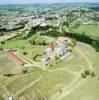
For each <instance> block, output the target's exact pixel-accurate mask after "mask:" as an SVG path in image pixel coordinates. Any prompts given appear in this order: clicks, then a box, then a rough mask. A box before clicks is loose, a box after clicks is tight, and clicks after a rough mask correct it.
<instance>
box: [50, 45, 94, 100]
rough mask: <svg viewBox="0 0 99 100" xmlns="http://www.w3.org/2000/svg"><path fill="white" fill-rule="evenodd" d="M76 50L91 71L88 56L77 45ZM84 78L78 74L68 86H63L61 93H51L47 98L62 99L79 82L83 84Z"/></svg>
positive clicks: (76, 86)
mask: <svg viewBox="0 0 99 100" xmlns="http://www.w3.org/2000/svg"><path fill="white" fill-rule="evenodd" d="M76 49H77V51H78V52H79V53H80V54H81V56H82V57H83V58H84V59H85V61H86V62H87V63H88V66H89V68H90V69H91V71H93V67H92V64H91V62H90V61H89V59H88V57H87V56H86V55H85V54H84V53H83V52H82V51H81V50H80V48H79V47H77V48H76ZM85 81H86V80H84V79H82V78H81V74H79V75H78V77H77V78H76V79H75V80H74V81H73V82H72V83H71V84H69V85H68V86H65V87H64V88H63V89H62V93H60V92H57V93H55V94H54V95H52V97H51V98H49V100H55V99H56V98H57V100H62V99H64V98H65V97H66V96H68V95H70V93H71V92H73V91H74V90H75V89H77V88H78V87H79V86H80V85H81V84H83V83H84V82H85Z"/></svg>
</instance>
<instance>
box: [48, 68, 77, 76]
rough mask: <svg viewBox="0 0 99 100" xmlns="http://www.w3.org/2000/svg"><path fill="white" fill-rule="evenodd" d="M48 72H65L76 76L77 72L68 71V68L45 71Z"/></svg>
mask: <svg viewBox="0 0 99 100" xmlns="http://www.w3.org/2000/svg"><path fill="white" fill-rule="evenodd" d="M47 71H48V72H56V71H67V72H68V73H69V74H73V75H77V74H79V72H76V71H73V70H70V69H68V68H56V69H47Z"/></svg>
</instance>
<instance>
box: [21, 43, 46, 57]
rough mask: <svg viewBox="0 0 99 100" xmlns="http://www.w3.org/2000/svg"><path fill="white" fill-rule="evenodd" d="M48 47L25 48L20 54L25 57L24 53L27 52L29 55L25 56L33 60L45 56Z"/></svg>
mask: <svg viewBox="0 0 99 100" xmlns="http://www.w3.org/2000/svg"><path fill="white" fill-rule="evenodd" d="M46 48H47V47H46V46H37V45H36V46H30V47H25V48H24V49H21V50H20V53H21V54H22V55H23V53H24V52H27V55H24V56H26V57H29V58H30V59H33V57H35V56H36V55H43V53H44V51H45V50H46Z"/></svg>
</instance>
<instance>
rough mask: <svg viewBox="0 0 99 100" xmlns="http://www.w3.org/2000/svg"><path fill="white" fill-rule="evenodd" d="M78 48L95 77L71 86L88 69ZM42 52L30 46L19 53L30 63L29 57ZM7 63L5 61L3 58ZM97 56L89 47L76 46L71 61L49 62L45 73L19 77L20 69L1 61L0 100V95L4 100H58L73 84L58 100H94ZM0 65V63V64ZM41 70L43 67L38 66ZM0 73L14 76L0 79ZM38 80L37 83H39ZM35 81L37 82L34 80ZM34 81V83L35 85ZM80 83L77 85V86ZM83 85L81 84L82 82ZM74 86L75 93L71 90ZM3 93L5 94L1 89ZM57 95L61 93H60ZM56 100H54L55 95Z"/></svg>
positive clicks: (98, 69) (0, 56) (36, 70)
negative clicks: (11, 98) (14, 98)
mask: <svg viewBox="0 0 99 100" xmlns="http://www.w3.org/2000/svg"><path fill="white" fill-rule="evenodd" d="M77 48H79V49H80V50H81V51H82V53H83V55H85V56H86V57H87V58H88V60H89V62H90V63H91V64H92V65H93V64H94V66H93V69H94V72H95V74H96V77H91V76H89V77H87V78H86V79H82V78H81V77H80V79H79V80H78V81H77V82H76V83H75V84H73V81H74V80H75V79H76V78H77V77H78V76H79V75H81V72H82V71H83V70H85V69H90V67H89V64H88V61H86V59H85V58H84V57H83V56H82V55H81V53H80V52H79V51H78V49H77ZM45 49H46V46H30V47H25V48H23V49H21V51H20V53H21V54H23V52H28V54H27V55H25V56H26V57H28V58H30V59H32V57H33V55H35V54H36V53H37V54H38V53H41V54H42V53H43V52H44V50H45ZM0 59H1V61H2V59H5V56H4V55H3V52H1V53H0ZM6 59H7V58H6ZM98 59H99V53H98V52H96V51H95V49H94V48H92V47H91V46H90V45H87V44H85V43H80V42H78V43H77V46H76V47H75V48H74V49H73V52H72V57H70V58H67V59H65V60H64V61H60V62H58V63H56V62H55V61H51V62H50V63H51V64H52V66H49V67H48V68H47V69H45V70H43V69H41V68H32V67H31V68H26V70H28V71H29V72H31V73H29V74H22V70H23V69H24V68H23V67H21V66H20V67H15V66H13V64H12V66H8V65H7V64H5V61H4V62H3V61H2V65H4V64H5V65H6V67H5V66H2V67H1V69H0V71H1V74H0V89H1V91H0V95H1V97H4V94H5V95H6V98H8V94H9V95H10V93H11V94H13V95H15V94H17V95H18V97H19V100H21V99H22V98H24V99H25V100H27V99H30V98H33V96H34V95H35V99H37V100H39V99H41V98H42V99H43V98H45V97H46V98H48V99H49V100H50V99H51V98H54V99H51V100H55V99H56V98H58V97H61V95H62V94H64V93H67V92H68V91H69V90H71V89H68V90H65V89H64V88H65V87H68V86H69V85H70V84H73V85H72V86H71V88H72V92H70V93H69V95H65V96H64V95H62V99H61V100H77V98H79V100H83V99H84V97H85V99H84V100H90V98H92V100H98V99H97V98H99V95H98V92H99V91H98V90H99V89H98V83H99V80H98V78H99V67H98V65H99V63H98ZM6 61H7V63H9V61H8V60H6ZM0 64H1V63H0ZM42 67H43V66H42ZM4 73H14V74H15V76H12V77H4V76H3V74H4ZM39 78H40V79H39ZM38 79H39V80H38ZM36 80H38V81H37V82H36V83H35V81H36ZM80 81H81V85H79V84H78V83H79V82H80ZM83 81H84V82H83ZM89 84H90V85H89ZM75 86H77V88H76V91H75V89H74V87H75ZM4 87H5V88H6V90H5V88H4ZM60 91H61V92H62V93H60ZM56 94H57V96H56V97H55V95H56ZM90 94H91V95H90Z"/></svg>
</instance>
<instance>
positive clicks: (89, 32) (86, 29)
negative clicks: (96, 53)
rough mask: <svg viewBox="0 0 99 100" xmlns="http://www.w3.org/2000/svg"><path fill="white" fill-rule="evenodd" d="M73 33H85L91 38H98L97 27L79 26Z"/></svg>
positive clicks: (98, 31)
mask: <svg viewBox="0 0 99 100" xmlns="http://www.w3.org/2000/svg"><path fill="white" fill-rule="evenodd" d="M74 32H76V33H80V34H82V33H85V34H86V35H88V36H91V37H99V25H80V26H79V27H78V28H77V29H75V30H74Z"/></svg>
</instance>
